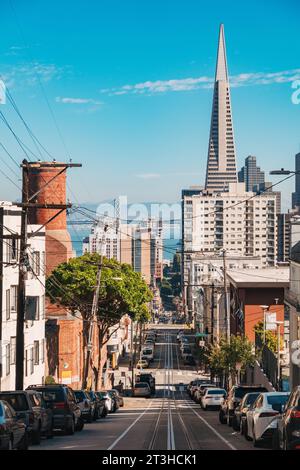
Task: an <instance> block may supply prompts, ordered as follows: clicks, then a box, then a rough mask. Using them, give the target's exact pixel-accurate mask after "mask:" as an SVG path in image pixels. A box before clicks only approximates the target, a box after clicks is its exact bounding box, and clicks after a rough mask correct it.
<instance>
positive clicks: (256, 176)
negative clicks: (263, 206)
mask: <svg viewBox="0 0 300 470" xmlns="http://www.w3.org/2000/svg"><path fill="white" fill-rule="evenodd" d="M238 180H239V183H245V189H246V191H253V192H254V193H256V192H258V191H259V185H261V184H264V182H265V173H264V171H261V169H260V167H259V166H257V164H256V157H254V156H253V155H249V156H248V157H247V158H246V159H245V166H243V167H242V168H241V170H240V171H239V173H238Z"/></svg>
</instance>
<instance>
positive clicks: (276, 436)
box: [272, 429, 280, 450]
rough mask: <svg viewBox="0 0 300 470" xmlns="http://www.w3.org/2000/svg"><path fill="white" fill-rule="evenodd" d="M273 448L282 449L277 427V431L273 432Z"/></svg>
mask: <svg viewBox="0 0 300 470" xmlns="http://www.w3.org/2000/svg"><path fill="white" fill-rule="evenodd" d="M272 449H273V450H279V449H280V445H279V434H278V431H277V429H275V431H274V432H273V436H272Z"/></svg>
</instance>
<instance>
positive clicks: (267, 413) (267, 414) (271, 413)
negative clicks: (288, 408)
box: [259, 411, 279, 418]
mask: <svg viewBox="0 0 300 470" xmlns="http://www.w3.org/2000/svg"><path fill="white" fill-rule="evenodd" d="M278 414H279V413H278V411H265V412H263V413H260V415H259V418H269V417H271V416H277V415H278Z"/></svg>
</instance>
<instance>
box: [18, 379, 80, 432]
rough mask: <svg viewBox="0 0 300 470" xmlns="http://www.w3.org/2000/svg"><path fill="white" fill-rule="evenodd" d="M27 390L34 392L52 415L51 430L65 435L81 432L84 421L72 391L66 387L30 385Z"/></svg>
mask: <svg viewBox="0 0 300 470" xmlns="http://www.w3.org/2000/svg"><path fill="white" fill-rule="evenodd" d="M27 390H35V391H38V392H40V393H41V394H42V397H43V399H44V401H45V403H46V405H47V407H48V408H49V409H51V410H52V413H53V428H54V429H61V430H62V431H63V432H64V433H65V434H67V435H70V436H71V435H73V434H74V432H75V431H81V430H82V429H83V426H84V421H83V418H82V416H81V411H80V408H79V406H78V403H77V400H76V397H75V395H74V392H73V390H72V389H71V388H70V387H68V385H63V384H51V385H30V386H29V387H28V389H27Z"/></svg>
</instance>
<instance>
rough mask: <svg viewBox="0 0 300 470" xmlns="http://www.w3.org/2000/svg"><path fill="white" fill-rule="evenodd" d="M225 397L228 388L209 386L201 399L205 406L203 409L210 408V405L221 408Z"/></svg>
mask: <svg viewBox="0 0 300 470" xmlns="http://www.w3.org/2000/svg"><path fill="white" fill-rule="evenodd" d="M225 397H226V390H225V389H224V388H216V387H212V388H207V389H206V390H205V392H204V395H203V396H202V397H201V400H200V403H201V407H202V408H203V410H208V408H210V407H211V408H212V407H214V408H215V407H217V408H220V406H221V404H222V403H223V401H224V398H225Z"/></svg>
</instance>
